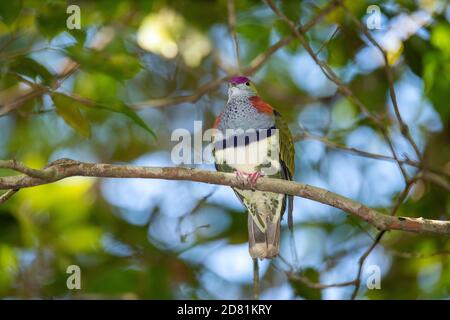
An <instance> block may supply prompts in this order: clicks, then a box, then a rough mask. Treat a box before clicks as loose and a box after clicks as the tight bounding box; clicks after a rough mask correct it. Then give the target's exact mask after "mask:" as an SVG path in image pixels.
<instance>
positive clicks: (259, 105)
mask: <svg viewBox="0 0 450 320" xmlns="http://www.w3.org/2000/svg"><path fill="white" fill-rule="evenodd" d="M250 102H251V103H252V106H254V107H255V108H256V109H257V110H258V111H259V112H262V113H267V114H272V113H273V108H272V107H271V106H270V104H268V103H267V102H264V101H263V99H261V98H260V97H258V96H253V97H250Z"/></svg>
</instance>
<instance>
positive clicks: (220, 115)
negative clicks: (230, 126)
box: [213, 112, 222, 129]
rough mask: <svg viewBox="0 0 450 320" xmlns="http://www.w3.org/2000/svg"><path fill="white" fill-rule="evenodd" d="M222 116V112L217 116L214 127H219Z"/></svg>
mask: <svg viewBox="0 0 450 320" xmlns="http://www.w3.org/2000/svg"><path fill="white" fill-rule="evenodd" d="M221 117H222V112H221V113H220V114H219V116H218V117H217V118H216V120H215V121H214V125H213V128H214V129H217V127H218V126H219V122H220V118H221Z"/></svg>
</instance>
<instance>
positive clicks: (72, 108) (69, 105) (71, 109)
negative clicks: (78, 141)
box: [52, 93, 91, 138]
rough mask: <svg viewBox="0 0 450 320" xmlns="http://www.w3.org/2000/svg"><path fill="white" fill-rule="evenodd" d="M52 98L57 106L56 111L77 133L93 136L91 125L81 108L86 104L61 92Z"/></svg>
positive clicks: (87, 136)
mask: <svg viewBox="0 0 450 320" xmlns="http://www.w3.org/2000/svg"><path fill="white" fill-rule="evenodd" d="M52 99H53V103H54V104H55V107H56V112H57V113H58V114H59V115H60V116H61V117H62V118H63V119H64V121H65V122H66V123H67V124H68V125H69V126H71V127H72V128H73V129H74V130H75V131H76V132H77V133H79V134H80V135H82V136H83V137H86V138H89V137H90V136H91V126H90V124H89V122H88V120H87V119H86V118H85V117H84V116H83V114H82V113H81V111H80V108H81V107H83V106H84V105H83V104H82V103H80V102H78V101H76V100H74V99H72V98H70V97H68V96H66V95H64V94H61V93H54V94H52Z"/></svg>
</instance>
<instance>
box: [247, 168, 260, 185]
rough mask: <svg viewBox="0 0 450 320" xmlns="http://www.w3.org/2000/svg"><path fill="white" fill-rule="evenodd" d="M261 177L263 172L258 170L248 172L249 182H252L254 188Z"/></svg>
mask: <svg viewBox="0 0 450 320" xmlns="http://www.w3.org/2000/svg"><path fill="white" fill-rule="evenodd" d="M260 177H261V172H259V171H256V172H252V173H249V174H248V178H247V179H248V182H250V185H251V186H252V188H255V186H256V183H257V182H258V179H259V178H260Z"/></svg>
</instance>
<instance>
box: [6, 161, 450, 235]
mask: <svg viewBox="0 0 450 320" xmlns="http://www.w3.org/2000/svg"><path fill="white" fill-rule="evenodd" d="M3 164H4V162H3ZM19 166H20V167H21V169H23V167H25V166H24V165H22V164H20V165H19ZM5 167H6V168H10V166H2V163H0V168H5ZM22 171H23V170H22ZM37 171H39V172H40V173H39V176H40V177H42V178H38V177H37V175H36V170H33V175H34V177H31V176H27V175H17V176H6V177H0V189H19V188H27V187H33V186H38V185H42V184H47V183H51V182H55V181H58V180H61V179H64V178H67V177H74V176H83V177H102V178H146V179H164V180H187V181H196V182H203V183H210V184H218V185H226V186H231V187H237V188H241V189H252V188H251V186H250V185H249V184H248V183H246V182H243V181H242V180H240V179H238V178H236V177H235V175H234V174H231V173H223V172H213V171H206V170H198V169H188V168H181V167H142V166H130V165H111V164H103V163H99V164H96V163H84V162H78V161H74V160H70V159H61V160H58V161H55V162H53V163H51V164H50V165H48V166H47V167H46V168H44V169H42V170H37ZM254 189H256V190H261V191H272V192H277V193H283V194H290V195H294V196H298V197H302V198H306V199H310V200H313V201H317V202H320V203H323V204H327V205H329V206H332V207H335V208H338V209H341V210H343V211H345V212H347V213H349V214H351V215H353V216H356V217H358V218H360V219H362V220H364V221H366V222H367V223H369V224H371V225H373V226H374V227H376V228H377V229H379V230H403V231H408V232H417V233H434V234H441V235H450V221H439V220H429V219H423V218H408V217H393V216H390V215H386V214H383V213H381V212H378V211H376V210H374V209H371V208H368V207H366V206H365V205H363V204H361V203H358V202H356V201H353V200H351V199H348V198H346V197H343V196H341V195H338V194H336V193H333V192H331V191H328V190H325V189H321V188H317V187H313V186H310V185H307V184H304V183H297V182H292V181H285V180H280V179H271V178H261V179H259V180H258V182H257V184H256V186H255V187H254Z"/></svg>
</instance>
